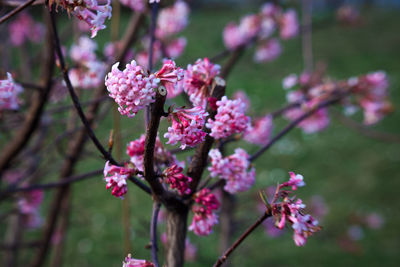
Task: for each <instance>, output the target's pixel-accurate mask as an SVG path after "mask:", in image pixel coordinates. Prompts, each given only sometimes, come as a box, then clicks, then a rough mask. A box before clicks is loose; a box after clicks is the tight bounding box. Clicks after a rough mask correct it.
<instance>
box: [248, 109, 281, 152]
mask: <svg viewBox="0 0 400 267" xmlns="http://www.w3.org/2000/svg"><path fill="white" fill-rule="evenodd" d="M273 127H274V123H273V118H272V116H271V115H266V116H264V117H262V118H259V119H256V120H255V121H254V125H252V127H249V128H248V129H247V130H246V132H245V134H244V140H246V141H247V142H249V143H253V144H256V145H265V144H267V143H268V142H269V140H270V137H271V133H272V129H273Z"/></svg>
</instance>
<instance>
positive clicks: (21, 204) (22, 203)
mask: <svg viewBox="0 0 400 267" xmlns="http://www.w3.org/2000/svg"><path fill="white" fill-rule="evenodd" d="M43 195H44V194H43V191H42V190H33V191H29V192H26V193H23V195H22V197H21V198H20V199H19V200H18V208H19V211H20V212H21V213H22V214H23V215H24V217H23V220H24V224H25V226H26V227H29V228H36V227H39V226H40V224H41V222H42V219H41V217H40V214H39V208H40V205H41V204H42V201H43Z"/></svg>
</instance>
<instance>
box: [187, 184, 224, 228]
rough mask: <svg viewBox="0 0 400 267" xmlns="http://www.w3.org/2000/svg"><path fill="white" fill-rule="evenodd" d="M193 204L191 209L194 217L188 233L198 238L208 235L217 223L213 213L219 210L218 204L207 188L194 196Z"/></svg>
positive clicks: (216, 217)
mask: <svg viewBox="0 0 400 267" xmlns="http://www.w3.org/2000/svg"><path fill="white" fill-rule="evenodd" d="M195 202H196V204H194V205H193V207H192V211H193V213H194V215H193V220H192V224H191V225H190V226H189V231H193V232H194V233H195V234H196V235H200V236H205V235H209V234H211V232H212V227H213V226H214V225H215V224H217V223H218V215H217V214H215V212H214V211H215V210H217V209H218V208H219V206H220V204H219V202H218V200H217V198H216V197H215V195H214V194H213V193H211V192H210V189H208V188H204V189H202V190H201V191H199V192H197V193H196V194H195Z"/></svg>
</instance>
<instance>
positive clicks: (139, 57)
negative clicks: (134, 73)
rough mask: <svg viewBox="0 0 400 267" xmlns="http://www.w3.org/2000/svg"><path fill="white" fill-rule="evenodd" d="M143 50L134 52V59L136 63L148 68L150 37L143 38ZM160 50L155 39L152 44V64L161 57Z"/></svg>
mask: <svg viewBox="0 0 400 267" xmlns="http://www.w3.org/2000/svg"><path fill="white" fill-rule="evenodd" d="M142 44H143V51H140V52H139V53H137V54H136V56H135V59H136V61H137V63H138V65H140V66H143V67H145V68H147V69H148V68H149V49H150V38H148V37H146V38H144V39H143V42H142ZM161 57H162V51H161V43H160V41H158V40H156V41H155V42H154V44H153V62H152V64H153V66H154V65H156V63H157V62H158V61H159V60H160V59H161Z"/></svg>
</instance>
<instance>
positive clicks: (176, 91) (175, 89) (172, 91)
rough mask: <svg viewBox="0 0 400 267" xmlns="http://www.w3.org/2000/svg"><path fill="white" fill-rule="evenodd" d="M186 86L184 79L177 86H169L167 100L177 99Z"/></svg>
mask: <svg viewBox="0 0 400 267" xmlns="http://www.w3.org/2000/svg"><path fill="white" fill-rule="evenodd" d="M184 86H185V81H184V79H182V80H180V81H178V82H177V83H176V84H175V86H169V87H168V88H167V99H172V98H175V97H177V96H178V95H180V94H181V93H182V92H183V90H184V88H183V87H184Z"/></svg>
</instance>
